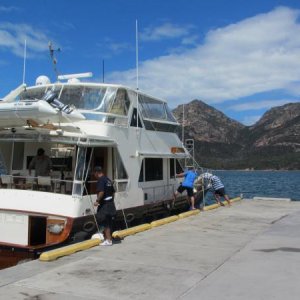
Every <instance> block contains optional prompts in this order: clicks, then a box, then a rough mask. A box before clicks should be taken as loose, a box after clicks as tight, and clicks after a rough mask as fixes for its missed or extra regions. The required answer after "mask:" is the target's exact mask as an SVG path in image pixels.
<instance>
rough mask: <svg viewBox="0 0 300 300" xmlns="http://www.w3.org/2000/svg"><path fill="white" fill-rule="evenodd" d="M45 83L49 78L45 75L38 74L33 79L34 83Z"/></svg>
mask: <svg viewBox="0 0 300 300" xmlns="http://www.w3.org/2000/svg"><path fill="white" fill-rule="evenodd" d="M45 84H50V79H49V78H48V77H47V76H45V75H41V76H39V77H38V78H37V79H36V81H35V85H45Z"/></svg>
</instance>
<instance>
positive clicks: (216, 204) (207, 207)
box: [203, 203, 220, 211]
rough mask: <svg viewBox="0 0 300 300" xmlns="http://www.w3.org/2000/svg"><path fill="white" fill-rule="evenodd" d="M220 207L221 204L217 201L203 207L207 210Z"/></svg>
mask: <svg viewBox="0 0 300 300" xmlns="http://www.w3.org/2000/svg"><path fill="white" fill-rule="evenodd" d="M218 207H220V205H219V204H218V203H215V204H212V205H208V206H205V207H204V208H203V210H205V211H207V210H212V209H216V208H218Z"/></svg>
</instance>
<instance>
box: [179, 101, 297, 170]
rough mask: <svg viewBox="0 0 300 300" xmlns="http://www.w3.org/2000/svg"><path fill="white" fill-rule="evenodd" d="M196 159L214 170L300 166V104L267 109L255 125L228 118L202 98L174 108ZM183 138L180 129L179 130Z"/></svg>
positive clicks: (295, 167) (293, 167)
mask: <svg viewBox="0 0 300 300" xmlns="http://www.w3.org/2000/svg"><path fill="white" fill-rule="evenodd" d="M173 113H174V115H175V116H176V118H177V120H178V122H179V123H180V124H182V119H183V114H184V120H185V121H184V125H185V126H184V137H185V139H194V143H195V158H196V160H197V161H198V162H199V164H200V165H201V166H204V167H208V168H213V169H300V103H290V104H286V105H283V106H280V107H274V108H272V109H270V110H269V111H267V112H266V113H265V114H264V115H263V116H262V118H261V119H260V120H259V121H258V122H257V123H255V124H254V125H253V126H245V125H243V124H241V123H239V122H237V121H235V120H232V119H230V118H228V117H227V116H226V115H225V114H223V113H222V112H220V111H218V110H217V109H215V108H213V107H211V106H209V105H207V104H205V103H204V102H203V101H201V100H193V101H192V102H190V103H188V104H185V105H184V107H183V106H182V105H179V106H178V107H177V108H176V109H175V110H174V111H173ZM178 134H179V136H180V137H181V135H182V130H181V132H179V133H178Z"/></svg>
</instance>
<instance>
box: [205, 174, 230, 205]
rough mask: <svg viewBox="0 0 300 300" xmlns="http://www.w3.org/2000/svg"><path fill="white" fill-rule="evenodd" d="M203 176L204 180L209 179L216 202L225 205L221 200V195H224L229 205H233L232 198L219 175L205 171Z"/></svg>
mask: <svg viewBox="0 0 300 300" xmlns="http://www.w3.org/2000/svg"><path fill="white" fill-rule="evenodd" d="M201 177H202V178H203V180H207V181H208V182H209V184H210V185H211V190H212V191H213V193H214V196H215V199H216V202H217V203H218V204H219V205H221V206H224V203H222V202H221V201H220V198H221V197H223V198H224V199H225V200H226V201H227V203H228V205H229V206H230V205H231V203H230V199H229V197H228V195H227V194H226V192H225V187H224V184H223V183H222V181H221V179H220V178H219V177H218V176H216V175H213V174H210V173H203V174H202V175H201Z"/></svg>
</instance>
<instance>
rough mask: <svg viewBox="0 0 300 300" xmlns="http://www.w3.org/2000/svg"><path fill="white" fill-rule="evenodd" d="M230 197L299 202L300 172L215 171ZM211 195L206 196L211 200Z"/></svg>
mask: <svg viewBox="0 0 300 300" xmlns="http://www.w3.org/2000/svg"><path fill="white" fill-rule="evenodd" d="M214 174H215V175H217V176H218V177H219V178H220V179H221V181H222V182H223V184H224V185H225V190H226V193H227V194H228V195H229V196H230V197H231V198H233V197H236V196H240V194H243V197H244V198H249V199H251V198H253V197H272V198H273V197H274V198H290V199H292V200H296V201H300V171H215V172H214ZM212 198H213V195H212V194H211V193H208V194H207V197H206V199H208V201H209V200H211V199H212Z"/></svg>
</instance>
